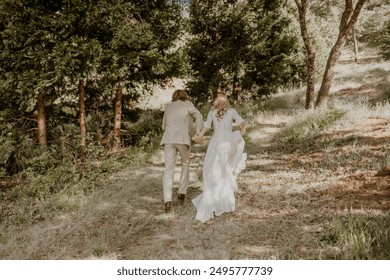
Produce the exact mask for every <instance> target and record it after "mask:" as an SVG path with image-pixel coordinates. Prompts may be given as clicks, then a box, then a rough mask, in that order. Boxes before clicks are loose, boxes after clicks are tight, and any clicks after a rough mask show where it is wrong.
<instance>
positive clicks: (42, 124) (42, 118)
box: [37, 93, 47, 149]
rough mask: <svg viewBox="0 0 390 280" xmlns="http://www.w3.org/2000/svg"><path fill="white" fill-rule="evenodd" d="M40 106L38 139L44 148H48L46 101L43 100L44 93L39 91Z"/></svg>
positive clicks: (38, 102)
mask: <svg viewBox="0 0 390 280" xmlns="http://www.w3.org/2000/svg"><path fill="white" fill-rule="evenodd" d="M37 107H38V117H37V119H38V141H39V145H41V147H42V148H45V149H46V148H47V137H46V134H47V132H46V114H45V103H44V100H43V94H42V93H39V94H38V97H37Z"/></svg>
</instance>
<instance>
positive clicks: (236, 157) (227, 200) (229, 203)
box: [192, 108, 247, 221]
mask: <svg viewBox="0 0 390 280" xmlns="http://www.w3.org/2000/svg"><path fill="white" fill-rule="evenodd" d="M233 121H234V122H235V123H236V124H240V123H242V122H243V121H244V120H243V119H242V118H241V116H240V115H239V114H238V113H237V111H236V110H234V109H232V108H231V109H228V111H227V112H226V114H225V115H224V116H223V118H222V119H217V117H216V110H211V111H210V112H209V114H208V115H207V120H206V122H205V123H204V126H205V127H207V128H211V127H213V129H214V133H213V136H212V137H211V139H210V142H209V146H208V147H207V152H206V156H205V160H204V164H203V193H201V194H200V195H198V196H197V197H195V198H194V199H193V200H192V202H193V204H194V205H195V207H196V209H197V214H196V219H197V220H199V221H207V220H209V219H211V218H214V215H216V216H219V215H221V214H223V213H226V212H232V211H234V210H235V196H234V193H235V192H236V191H237V190H238V188H237V182H236V179H237V176H238V174H239V173H240V172H241V171H242V170H243V169H244V168H245V161H246V157H247V155H246V153H244V145H245V142H244V140H243V139H242V137H241V134H240V132H239V131H234V132H232V128H233Z"/></svg>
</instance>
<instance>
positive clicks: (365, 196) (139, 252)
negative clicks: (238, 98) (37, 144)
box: [0, 61, 390, 259]
mask: <svg viewBox="0 0 390 280" xmlns="http://www.w3.org/2000/svg"><path fill="white" fill-rule="evenodd" d="M389 72H390V63H389V62H382V61H370V62H369V63H368V64H364V63H362V64H356V65H354V64H345V63H340V64H339V65H338V68H337V75H336V77H335V80H334V83H333V88H332V94H331V97H332V98H331V102H330V103H331V104H330V106H329V108H327V109H324V110H319V111H315V112H309V111H305V110H303V109H302V108H303V103H304V91H305V89H295V90H291V91H286V92H281V93H278V94H276V95H275V96H273V97H272V98H271V99H269V100H265V101H263V102H261V103H259V104H257V105H255V106H254V105H253V104H252V105H247V104H242V106H240V107H239V108H238V110H239V111H240V112H241V113H242V114H243V115H244V116H245V118H246V120H247V123H248V126H249V131H248V134H247V135H246V136H245V140H246V151H247V153H248V161H247V168H246V170H244V172H243V173H242V174H241V175H240V177H239V179H238V185H239V192H238V193H237V195H236V197H237V207H236V211H235V212H234V213H229V214H224V215H222V216H221V217H218V218H216V219H214V220H211V221H209V222H206V223H200V222H198V221H196V220H195V219H194V217H195V208H194V207H193V205H192V204H191V201H190V200H188V201H187V202H186V204H185V205H184V206H181V207H178V206H177V203H176V202H177V201H176V199H174V201H173V204H174V210H173V212H172V213H170V214H165V213H164V212H163V202H162V175H163V169H164V162H163V154H162V150H158V151H156V152H153V153H151V152H150V151H149V150H147V149H132V150H125V151H122V152H120V153H118V154H116V155H113V156H111V157H110V158H108V159H105V160H104V161H101V162H95V163H91V166H93V168H94V171H93V172H91V173H90V174H89V176H86V177H81V176H80V175H78V173H77V172H76V171H75V170H72V169H68V168H67V167H62V169H65V170H66V172H64V170H58V176H57V177H55V176H54V175H52V176H50V177H47V176H42V177H39V176H38V177H36V178H34V180H32V181H31V182H30V184H29V185H28V186H18V185H13V186H12V188H7V189H2V192H1V195H2V202H1V203H2V204H1V211H2V213H3V214H2V219H1V225H0V259H95V258H99V259H389V258H390V215H389V214H390V168H389V166H390V152H389V142H390V103H389V100H390V76H389ZM157 140H158V139H157ZM145 142H147V141H146V140H145ZM206 148H207V141H205V144H203V145H195V146H194V147H193V153H192V159H191V160H192V161H191V176H190V188H189V193H188V197H189V198H190V199H191V198H193V197H195V196H196V195H197V194H199V193H200V192H201V187H202V182H201V172H202V163H203V158H204V154H205V151H206ZM177 168H178V169H177V171H178V172H179V166H178V167H177ZM178 172H177V174H176V175H177V176H179V173H178ZM64 174H67V176H64ZM60 182H62V183H63V182H66V184H65V183H63V184H62V185H61V188H60V187H59V186H58V185H59V184H60ZM63 186H66V187H63ZM54 190H56V191H54ZM174 193H175V192H174Z"/></svg>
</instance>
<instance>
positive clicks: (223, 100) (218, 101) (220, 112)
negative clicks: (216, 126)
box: [213, 93, 230, 120]
mask: <svg viewBox="0 0 390 280" xmlns="http://www.w3.org/2000/svg"><path fill="white" fill-rule="evenodd" d="M229 107H230V105H229V100H228V98H227V96H226V95H225V94H223V93H218V94H217V98H215V100H214V104H213V109H216V110H217V113H216V114H215V115H216V116H217V119H219V120H220V119H222V118H223V116H224V115H225V114H226V111H227V110H228V109H229Z"/></svg>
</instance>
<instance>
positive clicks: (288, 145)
mask: <svg viewBox="0 0 390 280" xmlns="http://www.w3.org/2000/svg"><path fill="white" fill-rule="evenodd" d="M345 114H346V112H345V111H343V110H340V109H337V108H328V109H323V110H316V111H312V112H308V113H304V114H302V115H298V116H297V117H296V118H295V119H294V120H293V121H292V122H290V123H289V124H288V125H287V126H286V127H285V128H283V129H282V130H281V131H280V133H279V134H278V136H277V138H278V140H279V141H281V143H282V144H283V147H284V148H285V149H289V150H295V149H307V148H309V147H312V146H315V145H316V142H317V141H318V139H317V137H318V136H320V135H321V133H322V132H324V131H325V130H326V129H327V128H329V127H331V126H332V125H334V124H335V123H337V121H339V120H340V119H342V117H343V116H344V115H345Z"/></svg>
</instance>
